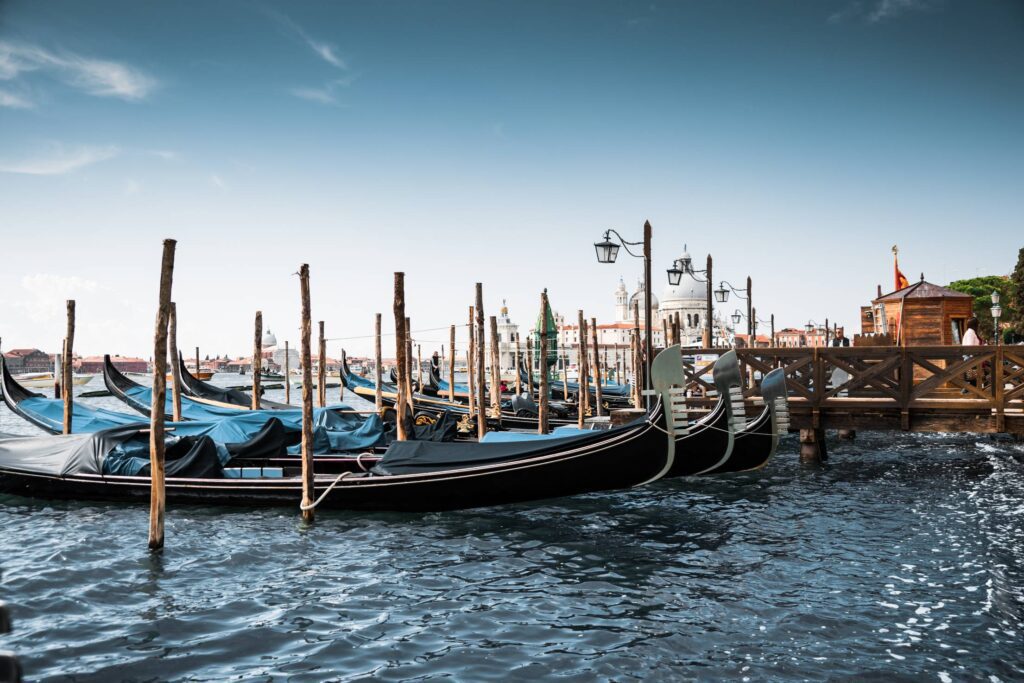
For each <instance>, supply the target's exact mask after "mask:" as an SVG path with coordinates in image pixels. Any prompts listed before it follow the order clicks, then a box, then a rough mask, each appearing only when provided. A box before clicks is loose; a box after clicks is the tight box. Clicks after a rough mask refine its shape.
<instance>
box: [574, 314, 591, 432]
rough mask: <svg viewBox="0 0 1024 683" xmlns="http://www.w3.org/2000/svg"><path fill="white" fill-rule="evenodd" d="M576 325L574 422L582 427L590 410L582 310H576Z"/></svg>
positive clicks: (588, 372) (588, 376)
mask: <svg viewBox="0 0 1024 683" xmlns="http://www.w3.org/2000/svg"><path fill="white" fill-rule="evenodd" d="M577 317H578V321H577V327H578V328H579V329H578V332H579V335H578V338H579V353H578V354H577V355H578V360H577V367H578V368H579V378H578V380H577V382H576V386H577V387H578V394H577V396H576V412H577V418H576V423H577V426H578V427H579V428H580V429H583V422H584V421H585V420H586V419H587V412H589V410H590V368H589V367H588V365H589V363H588V357H587V321H586V320H585V319H584V318H583V311H582V310H580V311H577Z"/></svg>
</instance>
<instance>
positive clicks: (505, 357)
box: [498, 299, 523, 370]
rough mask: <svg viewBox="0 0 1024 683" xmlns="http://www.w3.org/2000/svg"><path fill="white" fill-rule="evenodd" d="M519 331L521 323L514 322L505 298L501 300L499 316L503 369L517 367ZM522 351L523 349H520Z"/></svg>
mask: <svg viewBox="0 0 1024 683" xmlns="http://www.w3.org/2000/svg"><path fill="white" fill-rule="evenodd" d="M518 332H519V325H516V324H515V323H514V322H512V319H511V318H510V317H509V315H508V305H507V304H506V303H505V300H504V299H502V301H501V315H499V316H498V354H499V355H500V360H499V363H500V364H501V369H502V370H512V369H513V368H515V364H516V361H515V355H516V354H515V350H516V345H515V335H516V334H518ZM520 352H521V353H522V352H523V350H522V349H520Z"/></svg>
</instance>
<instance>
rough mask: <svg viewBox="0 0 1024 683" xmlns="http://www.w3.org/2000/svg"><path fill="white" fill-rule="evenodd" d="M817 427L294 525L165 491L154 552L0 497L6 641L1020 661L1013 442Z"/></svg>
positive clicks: (399, 654)
mask: <svg viewBox="0 0 1024 683" xmlns="http://www.w3.org/2000/svg"><path fill="white" fill-rule="evenodd" d="M218 379H219V383H231V382H230V380H231V378H226V379H225V378H218ZM95 383H96V384H99V383H100V382H99V380H97V381H96V382H95ZM95 388H98V387H95V386H87V387H85V388H84V389H85V390H90V389H95ZM81 390H82V389H79V391H81ZM336 391H337V390H336V389H332V390H331V392H332V394H333V393H334V392H336ZM282 393H283V392H282ZM279 396H280V394H274V395H273V396H271V397H279ZM85 400H87V401H92V402H93V403H96V404H97V405H103V406H106V407H111V408H120V409H124V410H126V411H127V410H128V409H127V408H125V407H124V406H121V405H120V404H118V403H117V402H116V401H114V400H113V399H109V398H101V399H85ZM349 402H350V403H353V404H356V403H358V399H354V398H350V399H349ZM34 431H35V430H34V428H32V427H30V426H28V425H27V424H26V423H24V422H21V421H20V420H19V419H18V418H17V417H15V416H14V415H12V414H11V413H10V412H9V411H7V410H6V409H5V408H0V432H19V433H33V432H34ZM830 445H831V446H832V452H831V459H830V461H829V462H828V463H827V464H826V465H824V466H822V467H807V466H802V465H801V464H800V463H799V461H798V459H797V457H796V455H795V453H796V450H797V444H796V442H795V440H794V439H792V438H788V439H786V440H785V441H784V443H783V446H782V448H781V452H780V453H779V455H778V457H777V458H776V459H775V460H773V461H772V463H770V465H769V466H768V468H767V469H765V470H764V471H762V472H760V473H757V474H744V475H734V476H727V477H721V478H704V479H687V480H676V481H667V482H660V483H658V484H656V485H653V486H649V487H647V488H644V489H639V490H635V491H628V492H619V493H605V494H593V495H587V496H580V497H576V498H571V499H561V500H551V501H544V502H539V503H533V504H520V505H508V506H501V507H496V508H489V509H481V510H470V511H463V512H448V513H441V514H417V515H411V514H351V513H336V512H335V513H332V512H323V513H320V514H318V516H317V522H316V524H315V525H314V526H312V527H311V528H304V527H303V526H302V524H300V522H299V515H298V510H297V509H295V510H283V509H272V510H254V511H243V510H223V509H216V508H206V507H172V508H170V509H169V510H168V517H167V548H166V550H165V552H164V553H163V554H162V555H158V556H152V555H150V554H149V553H148V552H147V550H146V529H147V510H146V509H144V507H142V506H132V505H121V504H104V503H66V502H47V501H40V500H30V499H25V498H16V497H11V496H7V497H0V599H3V600H6V601H7V602H8V603H12V605H13V611H14V618H15V631H14V633H12V634H10V635H7V636H0V649H9V650H14V651H16V652H17V653H18V654H19V656H20V657H21V659H22V662H23V665H24V668H25V671H26V675H27V677H28V679H29V680H40V681H45V680H76V681H118V680H133V681H134V680H139V681H141V680H154V681H155V680H161V681H163V680H190V681H193V680H194V681H224V680H246V681H248V680H289V681H321V680H359V679H365V678H370V677H374V678H377V679H380V680H408V679H414V678H417V679H419V678H433V677H442V676H447V677H451V678H454V679H455V680H464V681H481V680H548V679H554V680H580V681H589V680H595V679H599V680H600V679H605V680H616V681H624V680H632V679H643V680H653V681H659V680H664V681H675V680H681V679H682V680H685V679H702V680H708V679H723V678H728V679H731V680H765V679H775V680H784V679H810V680H821V679H846V678H848V679H856V680H885V681H893V680H915V681H917V680H937V681H960V680H984V681H1011V680H1021V679H1022V678H1024V654H1022V652H1024V648H1022V644H1024V447H1022V445H1021V444H1015V443H1012V442H1010V441H1008V440H999V439H989V438H987V437H979V436H972V435H902V434H862V435H860V436H859V437H858V438H857V440H856V441H853V442H833V443H832V444H830ZM623 464H624V466H628V463H623Z"/></svg>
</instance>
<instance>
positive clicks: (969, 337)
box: [960, 318, 984, 394]
mask: <svg viewBox="0 0 1024 683" xmlns="http://www.w3.org/2000/svg"><path fill="white" fill-rule="evenodd" d="M965 327H966V329H965V330H964V338H963V341H962V342H961V346H981V345H982V341H981V337H979V336H978V319H977V318H968V319H967V324H966V326H965ZM966 358H967V357H966V356H965V357H964V359H965V360H966ZM982 367H984V366H982ZM964 379H965V380H966V381H967V383H968V384H971V385H973V386H978V370H977V369H976V368H974V367H972V368H970V369H968V370H967V372H965V373H964ZM960 393H961V394H966V393H968V392H967V389H966V387H965V388H963V389H961V390H960Z"/></svg>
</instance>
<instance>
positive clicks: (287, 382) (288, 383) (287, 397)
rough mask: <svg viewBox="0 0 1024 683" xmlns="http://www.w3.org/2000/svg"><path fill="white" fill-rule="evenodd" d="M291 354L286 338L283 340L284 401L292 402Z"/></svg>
mask: <svg viewBox="0 0 1024 683" xmlns="http://www.w3.org/2000/svg"><path fill="white" fill-rule="evenodd" d="M291 365H292V355H291V352H290V351H289V350H288V340H287V339H285V340H284V402H285V403H288V404H291V402H292V372H291V370H292V368H291Z"/></svg>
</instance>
